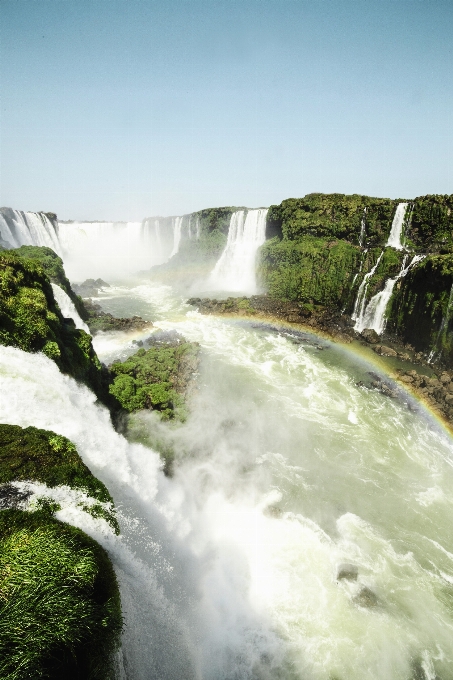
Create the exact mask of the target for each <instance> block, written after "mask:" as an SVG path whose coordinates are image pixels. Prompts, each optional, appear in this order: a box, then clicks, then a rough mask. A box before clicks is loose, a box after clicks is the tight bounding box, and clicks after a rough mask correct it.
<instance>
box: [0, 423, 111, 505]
mask: <svg viewBox="0 0 453 680" xmlns="http://www.w3.org/2000/svg"><path fill="white" fill-rule="evenodd" d="M23 480H33V481H37V482H43V483H44V484H46V485H47V486H48V487H55V486H61V485H67V486H70V487H71V488H74V489H82V490H83V491H86V493H87V494H88V495H89V496H91V497H93V498H96V499H97V500H99V501H101V502H103V503H112V497H111V496H110V494H109V492H108V491H107V489H106V487H105V486H104V484H102V482H100V481H99V480H98V479H96V477H94V475H93V474H92V473H91V472H90V470H89V469H88V468H87V466H86V465H85V464H84V463H83V461H82V459H81V458H80V456H79V454H78V453H77V449H76V447H75V446H74V444H73V443H72V442H70V441H69V439H66V437H63V436H61V435H59V434H55V432H50V431H48V430H40V429H38V428H36V427H26V428H25V429H23V428H22V427H19V426H18V425H5V424H0V484H5V483H7V482H12V481H23Z"/></svg>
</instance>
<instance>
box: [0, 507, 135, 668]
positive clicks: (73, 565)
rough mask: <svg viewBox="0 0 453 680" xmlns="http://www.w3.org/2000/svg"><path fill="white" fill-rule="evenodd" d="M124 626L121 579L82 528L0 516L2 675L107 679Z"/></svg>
mask: <svg viewBox="0 0 453 680" xmlns="http://www.w3.org/2000/svg"><path fill="white" fill-rule="evenodd" d="M121 628H122V618H121V606H120V599H119V592H118V586H117V582H116V577H115V574H114V571H113V568H112V565H111V563H110V560H109V559H108V556H107V554H106V553H105V551H104V550H103V549H102V548H101V547H100V546H99V545H98V544H97V543H96V542H95V541H94V540H92V539H91V538H89V537H88V536H86V535H85V534H84V533H83V532H82V531H80V530H79V529H76V528H75V527H71V526H69V525H66V524H62V523H61V522H58V521H57V520H56V519H54V518H53V517H52V514H51V508H48V507H46V506H45V505H44V506H42V507H41V508H40V509H38V510H37V511H36V512H33V513H30V512H23V511H20V510H3V511H1V512H0V677H1V678H2V679H3V680H29V679H31V678H33V680H39V678H55V680H57V678H58V680H59V679H60V678H65V680H82V679H84V680H108V679H109V678H111V677H112V656H113V652H114V651H115V649H116V648H117V647H118V644H119V634H120V631H121Z"/></svg>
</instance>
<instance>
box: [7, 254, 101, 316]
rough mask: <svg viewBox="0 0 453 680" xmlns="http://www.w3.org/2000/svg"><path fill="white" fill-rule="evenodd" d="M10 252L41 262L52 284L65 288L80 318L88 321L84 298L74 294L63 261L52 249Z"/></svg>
mask: <svg viewBox="0 0 453 680" xmlns="http://www.w3.org/2000/svg"><path fill="white" fill-rule="evenodd" d="M10 252H11V253H16V254H17V255H19V257H25V258H28V259H29V260H36V261H37V262H39V264H40V265H41V266H42V268H43V269H44V271H45V272H46V274H47V276H48V277H49V279H50V280H51V281H52V283H56V284H57V285H58V286H60V287H61V288H63V290H64V291H65V292H66V294H67V295H68V296H69V297H70V298H71V300H72V301H73V303H74V305H75V308H76V309H77V311H78V313H79V315H80V317H81V318H82V319H83V320H84V321H86V320H87V319H88V314H87V312H86V309H85V307H84V304H83V301H82V298H81V297H79V296H78V295H76V294H75V293H74V291H73V290H72V288H71V284H70V283H69V279H68V278H67V277H66V274H65V271H64V267H63V260H62V259H61V257H59V256H58V255H57V254H56V253H55V252H54V251H53V250H52V249H51V248H47V247H45V246H41V247H38V246H21V247H20V248H15V249H14V250H11V251H10Z"/></svg>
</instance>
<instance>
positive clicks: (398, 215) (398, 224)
mask: <svg viewBox="0 0 453 680" xmlns="http://www.w3.org/2000/svg"><path fill="white" fill-rule="evenodd" d="M407 205H408V204H407V203H398V206H397V208H396V211H395V215H394V217H393V222H392V228H391V229H390V235H389V237H388V241H387V243H386V246H391V247H392V248H396V249H397V250H403V245H402V244H401V236H402V233H403V225H404V218H405V216H406V210H407Z"/></svg>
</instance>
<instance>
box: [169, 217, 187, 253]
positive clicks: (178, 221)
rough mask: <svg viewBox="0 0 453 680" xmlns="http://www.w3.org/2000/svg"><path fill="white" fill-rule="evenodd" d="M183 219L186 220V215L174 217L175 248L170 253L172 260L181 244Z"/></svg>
mask: <svg viewBox="0 0 453 680" xmlns="http://www.w3.org/2000/svg"><path fill="white" fill-rule="evenodd" d="M183 220H184V217H174V218H173V250H172V251H171V253H170V258H169V259H170V260H171V258H172V257H173V256H174V255H176V253H177V252H178V251H179V245H180V243H181V232H182V223H183Z"/></svg>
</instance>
